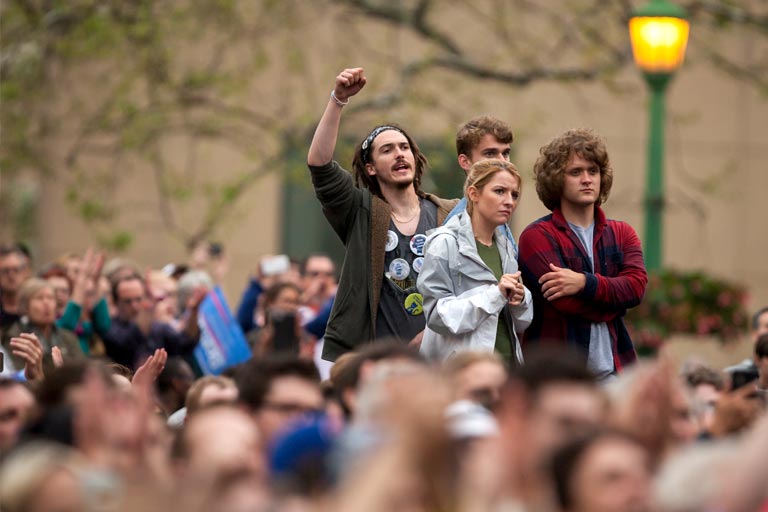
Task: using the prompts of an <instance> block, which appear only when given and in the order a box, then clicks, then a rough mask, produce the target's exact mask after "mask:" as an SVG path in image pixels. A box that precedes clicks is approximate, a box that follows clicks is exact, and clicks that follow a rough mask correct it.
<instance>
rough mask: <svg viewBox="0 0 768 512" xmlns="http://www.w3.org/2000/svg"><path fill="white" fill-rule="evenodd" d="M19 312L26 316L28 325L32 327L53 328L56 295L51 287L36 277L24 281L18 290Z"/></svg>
mask: <svg viewBox="0 0 768 512" xmlns="http://www.w3.org/2000/svg"><path fill="white" fill-rule="evenodd" d="M19 312H20V313H21V314H22V315H26V316H27V318H28V319H29V323H30V324H32V325H34V326H39V327H51V326H53V324H54V322H56V294H55V293H54V291H53V286H51V284H50V283H49V282H48V281H46V280H45V279H40V278H38V277H33V278H30V279H28V280H26V281H25V282H24V284H23V285H22V287H21V289H20V290H19Z"/></svg>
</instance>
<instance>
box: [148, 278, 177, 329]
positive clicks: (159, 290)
mask: <svg viewBox="0 0 768 512" xmlns="http://www.w3.org/2000/svg"><path fill="white" fill-rule="evenodd" d="M149 291H150V293H151V294H152V300H153V301H154V303H155V307H156V308H163V309H164V311H165V312H166V314H167V316H169V317H171V318H176V317H177V316H179V312H180V310H179V285H178V283H177V282H176V280H175V279H173V278H172V277H170V276H169V275H167V274H166V273H165V272H162V271H160V270H153V271H151V272H150V273H149Z"/></svg>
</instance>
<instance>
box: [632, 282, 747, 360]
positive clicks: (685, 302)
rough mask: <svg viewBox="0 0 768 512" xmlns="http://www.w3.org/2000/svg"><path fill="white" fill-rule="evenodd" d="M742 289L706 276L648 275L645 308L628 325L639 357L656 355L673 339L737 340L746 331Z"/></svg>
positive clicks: (634, 312) (744, 294)
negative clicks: (679, 335)
mask: <svg viewBox="0 0 768 512" xmlns="http://www.w3.org/2000/svg"><path fill="white" fill-rule="evenodd" d="M746 301H747V294H746V291H745V290H744V288H742V287H741V286H738V285H735V284H733V283H728V282H725V281H721V280H718V279H714V278H712V277H710V276H708V275H706V274H704V273H702V272H679V271H675V270H664V271H662V272H661V273H659V274H657V275H653V276H649V280H648V288H647V290H646V292H645V298H644V299H643V302H642V304H640V305H639V306H638V307H636V308H634V309H631V310H630V311H629V312H628V313H627V317H626V323H627V328H628V329H629V333H630V335H631V336H632V341H633V342H634V343H635V346H636V347H637V349H638V352H640V353H646V354H649V353H655V352H656V350H658V349H659V348H660V347H661V345H662V344H663V343H664V341H665V340H666V339H667V338H668V337H669V336H671V335H673V334H689V335H699V336H716V337H718V338H719V339H720V340H722V341H723V342H726V341H729V340H734V339H736V338H738V336H739V334H740V333H742V332H743V331H744V329H745V328H746V326H747V319H748V314H747V310H746Z"/></svg>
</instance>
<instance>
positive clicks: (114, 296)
mask: <svg viewBox="0 0 768 512" xmlns="http://www.w3.org/2000/svg"><path fill="white" fill-rule="evenodd" d="M126 281H139V282H140V283H141V287H142V289H143V290H144V293H145V294H146V293H147V283H146V282H144V278H143V277H141V276H139V275H136V274H128V275H126V276H123V277H121V278H120V279H117V280H115V281H114V282H112V283H111V284H112V301H113V302H114V303H115V304H117V302H118V300H119V299H120V297H119V296H118V293H117V289H118V288H119V287H120V284H121V283H125V282H126Z"/></svg>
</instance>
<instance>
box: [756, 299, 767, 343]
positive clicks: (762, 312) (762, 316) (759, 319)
mask: <svg viewBox="0 0 768 512" xmlns="http://www.w3.org/2000/svg"><path fill="white" fill-rule="evenodd" d="M764 334H768V306H766V307H764V308H761V309H759V310H758V311H757V312H756V313H755V314H754V315H752V341H753V342H757V339H758V338H759V337H760V336H762V335H764Z"/></svg>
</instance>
